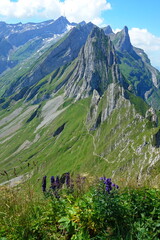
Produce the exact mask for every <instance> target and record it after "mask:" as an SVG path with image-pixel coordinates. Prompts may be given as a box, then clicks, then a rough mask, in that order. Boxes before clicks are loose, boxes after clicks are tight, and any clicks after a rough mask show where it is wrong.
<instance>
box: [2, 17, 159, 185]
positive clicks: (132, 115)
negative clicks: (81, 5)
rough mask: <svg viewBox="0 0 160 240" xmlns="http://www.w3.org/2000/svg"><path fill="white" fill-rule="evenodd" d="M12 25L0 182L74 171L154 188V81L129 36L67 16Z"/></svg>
mask: <svg viewBox="0 0 160 240" xmlns="http://www.w3.org/2000/svg"><path fill="white" fill-rule="evenodd" d="M9 26H10V25H7V24H5V23H1V27H4V35H5V34H6V35H5V36H6V37H2V36H1V40H0V44H2V46H5V48H4V49H2V50H1V55H2V59H3V60H4V59H5V61H7V63H8V64H9V61H11V59H12V61H13V63H14V64H16V66H14V67H13V68H12V69H9V68H8V70H7V71H5V72H3V74H2V75H1V76H0V168H1V169H2V170H1V172H0V181H1V182H5V181H6V178H9V179H13V178H14V177H16V176H20V179H23V180H26V179H27V178H31V181H33V182H34V183H36V182H37V181H38V180H37V179H39V178H41V177H42V176H43V175H48V174H49V175H58V174H62V173H64V172H71V173H73V174H75V173H81V174H84V175H88V176H93V175H101V176H102V175H104V174H105V175H107V176H108V177H113V178H116V180H117V181H116V182H118V181H119V182H120V181H121V179H122V178H123V179H124V180H123V182H124V183H125V184H127V183H133V182H134V183H135V184H142V183H144V182H147V181H150V183H151V184H152V185H154V184H155V179H156V182H158V180H160V179H159V172H158V171H159V166H160V161H159V156H160V124H159V118H160V113H159V111H158V110H159V104H160V92H159V91H160V89H159V87H160V86H159V81H160V73H159V71H158V70H157V69H155V68H154V67H153V66H151V63H150V60H149V59H148V57H147V55H146V54H145V52H144V51H143V50H141V49H138V48H135V47H134V46H132V44H131V42H130V38H129V34H128V28H127V27H124V29H123V30H122V31H120V32H119V33H117V34H114V33H113V31H112V29H111V27H109V26H108V27H106V28H104V29H100V28H98V27H97V26H95V25H94V24H92V23H87V24H86V23H85V22H82V23H80V24H78V25H76V24H74V23H71V24H70V23H69V22H68V20H67V19H66V18H64V17H61V18H59V19H58V20H56V21H47V22H44V23H39V24H33V23H29V24H25V25H23V24H20V23H19V24H17V25H12V27H13V26H14V28H13V29H14V31H11V29H10V28H11V27H9ZM13 29H12V30H13ZM42 29H43V31H42ZM1 34H2V31H1ZM18 36H19V37H18ZM18 39H19V40H18ZM6 172H7V175H6ZM159 182H160V181H159ZM37 184H38V182H37Z"/></svg>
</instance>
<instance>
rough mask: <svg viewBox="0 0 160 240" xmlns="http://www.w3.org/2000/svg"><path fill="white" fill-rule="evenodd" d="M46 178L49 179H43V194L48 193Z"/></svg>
mask: <svg viewBox="0 0 160 240" xmlns="http://www.w3.org/2000/svg"><path fill="white" fill-rule="evenodd" d="M46 178H47V176H44V177H43V179H42V191H43V192H45V191H46V185H47V182H46Z"/></svg>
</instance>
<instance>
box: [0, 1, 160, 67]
mask: <svg viewBox="0 0 160 240" xmlns="http://www.w3.org/2000/svg"><path fill="white" fill-rule="evenodd" d="M159 12H160V0H153V1H150V0H0V20H1V21H6V22H7V23H17V22H23V23H25V22H31V21H32V22H34V21H35V22H40V21H45V20H48V19H56V18H58V17H59V16H61V15H65V16H66V17H67V19H68V20H69V21H75V22H80V21H82V20H85V21H86V22H89V21H92V22H93V23H95V24H97V25H99V26H105V25H108V24H109V25H111V27H112V28H113V29H114V30H115V31H118V29H122V28H123V27H124V26H125V25H126V26H128V28H129V33H130V37H131V42H132V44H133V45H134V46H137V47H141V48H143V49H144V50H145V51H146V53H147V54H148V56H149V57H150V59H151V61H152V64H153V65H154V66H156V67H158V68H159V69H160V13H159Z"/></svg>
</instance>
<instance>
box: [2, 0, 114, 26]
mask: <svg viewBox="0 0 160 240" xmlns="http://www.w3.org/2000/svg"><path fill="white" fill-rule="evenodd" d="M109 9H111V4H110V3H109V2H108V1H107V0H87V1H86V0H64V1H63V2H62V1H61V0H18V1H17V2H11V1H10V0H3V1H0V15H1V16H4V17H8V18H11V17H14V18H19V19H22V18H23V19H27V18H29V17H35V16H39V17H45V18H52V19H56V18H57V17H59V16H61V15H65V16H66V17H67V19H68V20H69V21H75V22H80V21H83V20H85V21H87V22H88V21H92V22H93V23H95V24H97V25H100V24H101V23H102V22H103V19H102V18H101V13H102V11H106V10H109Z"/></svg>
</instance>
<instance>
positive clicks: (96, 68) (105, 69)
mask: <svg viewBox="0 0 160 240" xmlns="http://www.w3.org/2000/svg"><path fill="white" fill-rule="evenodd" d="M116 81H120V73H119V69H118V65H117V59H116V53H115V49H114V46H113V44H112V42H111V40H110V39H109V37H108V36H106V35H105V33H104V31H103V30H102V29H100V28H98V27H94V28H93V30H92V32H91V33H90V35H89V36H88V39H87V41H86V43H85V45H84V46H83V47H82V49H81V51H80V53H79V56H78V59H77V65H76V69H75V70H74V74H73V75H72V76H71V78H70V80H69V82H68V84H67V86H66V91H65V92H66V96H69V97H76V99H80V98H85V97H88V96H89V95H90V94H92V93H93V91H94V90H96V91H97V92H98V94H99V95H102V94H103V92H104V91H105V90H106V89H107V87H108V85H109V84H110V83H111V82H116Z"/></svg>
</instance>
